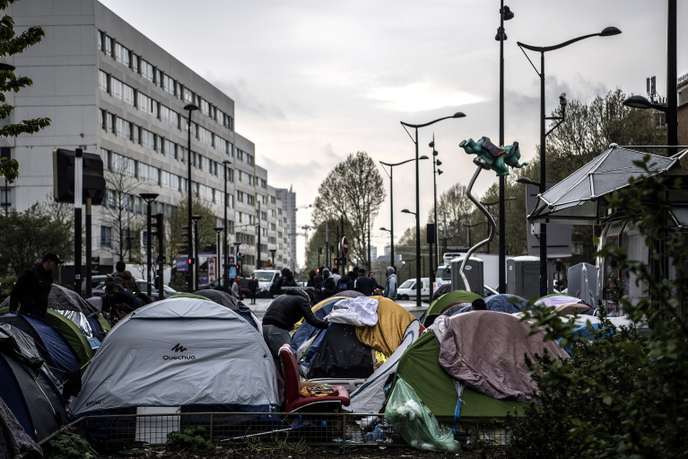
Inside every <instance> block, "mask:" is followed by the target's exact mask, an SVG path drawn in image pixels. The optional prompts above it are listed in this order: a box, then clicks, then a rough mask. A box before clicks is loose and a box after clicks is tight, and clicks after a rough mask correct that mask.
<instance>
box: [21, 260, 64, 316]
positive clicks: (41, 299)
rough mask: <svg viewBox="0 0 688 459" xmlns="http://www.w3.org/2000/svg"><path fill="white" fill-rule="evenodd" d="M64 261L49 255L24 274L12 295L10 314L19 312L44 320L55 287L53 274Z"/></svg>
mask: <svg viewBox="0 0 688 459" xmlns="http://www.w3.org/2000/svg"><path fill="white" fill-rule="evenodd" d="M61 263H62V260H60V258H59V257H58V256H57V255H55V254H54V253H47V254H45V255H44V256H43V258H41V260H40V261H39V262H38V263H36V264H35V265H33V266H32V267H31V269H29V270H27V271H25V272H24V273H22V275H21V276H19V279H17V283H16V284H15V285H14V288H13V289H12V293H11V294H10V312H16V311H19V312H21V313H22V314H26V315H29V316H33V317H38V318H43V317H45V315H46V313H47V312H48V295H50V289H51V288H52V285H53V273H54V272H55V271H56V270H57V265H59V264H61Z"/></svg>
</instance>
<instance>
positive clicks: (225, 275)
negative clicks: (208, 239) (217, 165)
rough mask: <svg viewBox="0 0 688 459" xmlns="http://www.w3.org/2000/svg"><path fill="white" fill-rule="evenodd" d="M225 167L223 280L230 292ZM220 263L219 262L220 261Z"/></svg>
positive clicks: (225, 164)
mask: <svg viewBox="0 0 688 459" xmlns="http://www.w3.org/2000/svg"><path fill="white" fill-rule="evenodd" d="M223 164H224V166H225V171H224V172H225V198H224V203H225V213H224V219H223V220H224V233H223V235H222V255H223V257H222V280H223V285H224V287H225V290H229V271H228V268H229V253H228V252H229V247H228V243H227V233H228V232H229V226H228V222H227V198H228V195H227V163H226V162H225V163H223ZM218 262H219V260H218Z"/></svg>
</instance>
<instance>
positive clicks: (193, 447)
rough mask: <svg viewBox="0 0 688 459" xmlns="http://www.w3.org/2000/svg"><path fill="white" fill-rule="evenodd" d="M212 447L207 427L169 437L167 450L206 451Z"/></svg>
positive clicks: (175, 433)
mask: <svg viewBox="0 0 688 459" xmlns="http://www.w3.org/2000/svg"><path fill="white" fill-rule="evenodd" d="M212 447H213V444H212V443H211V442H210V440H209V439H208V429H206V428H205V427H190V428H187V429H184V430H182V431H181V432H171V433H169V434H168V435H167V448H168V449H170V450H184V451H204V450H207V449H210V448H212Z"/></svg>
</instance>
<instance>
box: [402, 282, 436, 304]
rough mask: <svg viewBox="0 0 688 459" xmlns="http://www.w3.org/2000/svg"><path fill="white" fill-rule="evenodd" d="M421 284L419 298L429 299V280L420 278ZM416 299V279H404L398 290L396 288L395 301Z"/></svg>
mask: <svg viewBox="0 0 688 459" xmlns="http://www.w3.org/2000/svg"><path fill="white" fill-rule="evenodd" d="M420 280H421V282H422V283H423V286H422V287H421V290H420V297H421V298H429V297H430V278H429V277H421V279H420ZM412 298H413V299H415V298H416V279H406V280H405V281H404V282H402V283H401V285H400V286H399V288H397V299H399V300H410V299H412Z"/></svg>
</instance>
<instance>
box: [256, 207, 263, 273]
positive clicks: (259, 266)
mask: <svg viewBox="0 0 688 459" xmlns="http://www.w3.org/2000/svg"><path fill="white" fill-rule="evenodd" d="M257 214H258V239H257V240H256V242H257V243H258V245H257V247H256V249H257V250H256V269H260V268H262V266H261V265H262V264H263V262H262V261H261V259H260V258H261V253H260V249H261V247H260V243H261V240H260V233H261V231H260V199H258V212H257Z"/></svg>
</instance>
